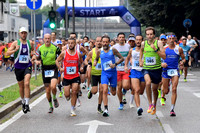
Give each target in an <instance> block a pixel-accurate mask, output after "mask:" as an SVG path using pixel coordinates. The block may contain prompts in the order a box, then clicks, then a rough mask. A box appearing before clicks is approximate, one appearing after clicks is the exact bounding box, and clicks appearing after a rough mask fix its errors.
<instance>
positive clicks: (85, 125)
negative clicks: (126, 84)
mask: <svg viewBox="0 0 200 133" xmlns="http://www.w3.org/2000/svg"><path fill="white" fill-rule="evenodd" d="M189 73H190V74H189V76H188V82H186V83H185V82H183V77H181V78H180V82H179V86H178V99H177V104H176V107H175V112H176V114H177V116H176V117H173V118H172V117H170V116H169V113H170V106H171V104H170V103H171V100H170V98H171V92H170V93H169V94H168V95H167V96H166V98H167V101H166V105H165V106H161V105H160V102H159V101H158V106H157V113H156V115H151V114H148V113H147V112H146V110H147V108H148V104H147V99H146V94H145V93H144V95H143V96H141V107H142V108H143V110H144V112H143V115H142V116H141V117H138V116H137V114H136V110H137V109H136V108H132V109H130V108H129V105H128V104H127V105H125V108H124V110H122V111H120V110H118V106H119V103H118V98H117V96H109V114H110V116H109V117H107V118H105V117H103V116H102V115H101V114H98V113H97V110H96V108H97V95H94V96H93V97H92V99H90V100H89V99H87V92H86V90H83V96H82V97H81V102H82V104H81V107H77V108H76V114H77V116H76V117H71V116H70V102H69V101H66V100H65V98H59V99H58V100H59V103H60V106H59V107H58V108H57V109H55V110H54V113H53V114H48V113H47V112H48V108H49V104H48V102H47V100H46V98H45V95H43V96H42V97H40V98H39V99H38V100H36V101H34V102H33V103H32V104H31V107H32V108H31V112H30V113H28V114H23V113H22V111H20V112H19V113H18V114H17V115H16V116H14V117H13V118H12V119H10V120H8V121H7V122H6V123H4V124H2V125H0V131H1V132H3V133H47V132H48V133H55V132H59V133H95V132H97V133H122V132H123V133H133V132H139V133H162V132H166V133H173V132H174V133H191V132H192V133H198V132H199V130H200V127H199V123H200V113H199V112H200V87H199V86H200V82H198V81H200V78H199V77H200V72H198V71H191V72H189ZM129 96H130V91H129V92H128V93H127V95H126V98H127V101H129ZM102 107H103V106H102Z"/></svg>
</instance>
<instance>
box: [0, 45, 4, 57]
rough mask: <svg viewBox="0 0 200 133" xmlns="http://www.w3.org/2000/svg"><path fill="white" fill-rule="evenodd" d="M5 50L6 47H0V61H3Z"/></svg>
mask: <svg viewBox="0 0 200 133" xmlns="http://www.w3.org/2000/svg"><path fill="white" fill-rule="evenodd" d="M4 48H5V47H4V46H0V60H2V57H3V53H2V51H3V49H4Z"/></svg>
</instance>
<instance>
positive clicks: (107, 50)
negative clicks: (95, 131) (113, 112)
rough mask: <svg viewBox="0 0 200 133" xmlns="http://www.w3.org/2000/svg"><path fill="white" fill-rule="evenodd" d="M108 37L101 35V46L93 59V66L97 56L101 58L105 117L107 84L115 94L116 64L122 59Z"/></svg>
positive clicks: (105, 115) (104, 114)
mask: <svg viewBox="0 0 200 133" xmlns="http://www.w3.org/2000/svg"><path fill="white" fill-rule="evenodd" d="M109 44H110V37H108V36H103V37H102V45H103V48H101V50H99V51H98V52H97V56H96V59H95V61H94V66H96V65H97V62H98V61H99V57H100V58H101V64H102V72H101V84H102V87H103V103H104V107H105V110H104V112H103V116H104V117H107V116H109V114H108V84H109V82H110V90H111V93H112V95H113V96H114V95H116V87H117V71H116V66H117V65H118V64H120V63H121V62H122V61H124V58H123V56H122V55H121V54H120V53H119V52H118V51H117V50H116V49H115V48H113V47H110V46H109ZM115 55H116V56H117V57H119V60H118V62H115Z"/></svg>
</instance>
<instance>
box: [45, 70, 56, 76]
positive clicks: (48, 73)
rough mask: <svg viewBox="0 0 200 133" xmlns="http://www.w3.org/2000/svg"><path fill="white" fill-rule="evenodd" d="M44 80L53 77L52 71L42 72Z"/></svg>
mask: <svg viewBox="0 0 200 133" xmlns="http://www.w3.org/2000/svg"><path fill="white" fill-rule="evenodd" d="M44 76H45V78H50V77H53V76H54V70H45V71H44Z"/></svg>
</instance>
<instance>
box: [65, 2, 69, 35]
mask: <svg viewBox="0 0 200 133" xmlns="http://www.w3.org/2000/svg"><path fill="white" fill-rule="evenodd" d="M68 26H69V18H68V1H67V0H65V36H66V37H68V36H69V32H68Z"/></svg>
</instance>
